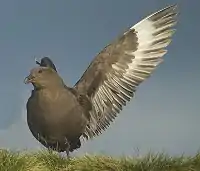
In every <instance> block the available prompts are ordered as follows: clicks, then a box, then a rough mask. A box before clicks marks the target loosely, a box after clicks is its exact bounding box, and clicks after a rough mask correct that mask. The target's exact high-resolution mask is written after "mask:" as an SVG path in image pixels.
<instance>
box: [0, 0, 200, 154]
mask: <svg viewBox="0 0 200 171" xmlns="http://www.w3.org/2000/svg"><path fill="white" fill-rule="evenodd" d="M174 3H178V4H179V10H180V14H179V20H178V24H177V27H176V28H177V31H176V33H175V34H174V36H173V41H172V43H171V44H170V46H169V47H168V48H167V49H168V53H167V54H166V55H165V56H164V62H163V63H162V64H161V65H160V66H159V67H158V68H157V70H156V71H155V72H154V74H153V75H152V76H151V77H150V78H149V79H148V80H146V81H145V82H143V83H142V84H141V85H140V87H139V88H138V91H137V93H136V96H135V97H134V98H133V99H132V100H131V102H130V103H128V105H127V106H126V107H125V108H124V110H123V111H122V112H121V113H120V115H119V116H118V117H117V118H116V120H115V122H114V123H112V124H111V127H110V128H109V129H108V130H107V131H105V132H104V133H103V134H102V135H101V136H99V137H97V138H95V139H94V140H92V141H88V142H86V143H84V144H83V145H82V147H81V148H80V149H79V150H78V151H76V152H75V155H82V154H85V153H93V154H99V153H103V154H110V155H135V154H136V153H137V154H138V153H139V154H141V155H142V154H146V153H148V152H149V151H152V152H166V153H168V154H170V155H180V154H183V153H185V154H187V155H193V154H195V153H196V152H197V150H199V149H200V143H199V142H200V136H199V130H200V124H199V122H200V113H199V111H200V104H199V102H200V91H199V90H198V88H199V87H200V79H198V78H199V75H200V55H199V54H200V53H199V48H200V44H199V40H200V34H199V30H200V22H199V18H198V17H199V16H200V10H199V6H200V1H197V0H196V1H195V0H193V1H188V0H182V1H181V0H179V1H175V0H163V1H160V0H149V1H148V4H147V1H146V0H137V1H136V0H123V1H115V2H114V1H106V0H101V1H97V0H84V1H81V0H79V1H78V0H68V1H65V0H60V1H54V0H43V1H40V0H35V1H30V0H29V1H28V0H2V1H1V2H0V25H1V27H0V59H1V62H0V78H1V84H0V94H1V96H0V147H1V148H9V149H14V150H22V149H28V150H38V149H40V148H42V146H41V145H40V144H39V143H38V142H37V141H36V140H35V138H34V137H33V136H32V135H31V133H30V131H29V129H28V127H27V123H26V109H25V104H26V101H27V99H28V97H29V96H30V91H31V89H32V86H31V85H25V84H24V83H23V79H24V77H25V76H27V75H28V74H29V70H30V69H31V68H32V67H34V66H36V65H35V62H34V58H35V56H36V57H37V58H40V57H42V56H50V58H51V59H52V60H53V61H54V63H55V65H56V66H57V68H58V72H59V73H60V75H61V76H62V77H63V79H64V81H65V83H66V84H67V85H68V86H73V84H75V83H76V81H77V80H78V79H79V78H80V77H81V75H82V73H83V72H84V71H85V69H86V68H87V67H88V65H89V63H90V62H91V60H92V59H93V58H94V56H95V55H96V54H97V53H99V52H100V51H101V50H102V49H103V48H104V47H105V46H106V45H107V44H109V43H111V41H112V40H113V39H115V38H116V37H117V36H119V35H120V34H122V33H123V32H124V31H125V30H126V29H127V28H129V27H130V26H132V25H134V24H136V23H137V22H139V21H140V20H141V19H143V18H144V17H146V16H147V15H149V14H151V13H153V12H156V11H157V10H160V9H161V8H164V7H166V6H168V5H171V4H174ZM137 149H138V150H139V151H138V150H137Z"/></svg>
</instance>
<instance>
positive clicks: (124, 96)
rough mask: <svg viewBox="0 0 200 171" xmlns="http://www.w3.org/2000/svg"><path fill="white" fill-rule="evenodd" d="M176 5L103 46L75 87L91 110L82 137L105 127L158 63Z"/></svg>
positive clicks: (173, 24) (171, 31) (169, 36)
mask: <svg viewBox="0 0 200 171" xmlns="http://www.w3.org/2000/svg"><path fill="white" fill-rule="evenodd" d="M176 16H177V6H176V5H173V6H168V7H166V8H164V9H162V10H160V11H158V12H156V13H153V14H152V15H150V16H148V17H146V18H145V19H143V20H141V21H140V22H139V23H137V24H135V25H134V26H133V27H131V28H130V29H129V30H128V31H127V32H125V33H124V34H123V35H122V36H121V37H119V38H118V39H117V40H116V41H114V42H113V43H111V44H109V45H108V46H107V47H105V48H104V49H103V50H102V51H101V52H100V53H99V54H98V55H97V56H96V57H95V59H94V60H93V61H92V62H91V64H90V65H89V67H88V68H87V70H86V71H85V73H84V74H83V76H82V77H81V78H80V80H79V81H78V82H77V83H76V84H75V86H74V87H75V88H76V89H77V90H78V91H79V92H80V93H84V94H87V95H88V97H89V98H91V102H92V106H93V109H92V110H91V112H90V114H91V120H90V123H89V124H88V126H87V128H86V131H85V133H84V135H83V136H84V138H85V139H88V138H93V137H94V136H97V135H99V134H101V133H102V131H103V130H106V129H107V127H109V125H110V123H111V122H113V120H114V119H115V118H116V116H117V114H118V113H120V111H121V110H122V108H123V106H125V105H126V103H127V102H128V101H130V99H131V98H132V97H133V96H134V93H135V92H136V89H137V87H138V86H139V85H140V83H142V82H143V81H144V80H145V79H147V78H148V77H149V76H150V75H151V73H152V72H153V71H154V70H155V68H156V66H158V65H159V64H160V63H161V62H162V60H163V59H162V57H163V56H164V54H166V52H167V50H166V49H165V48H166V47H167V46H168V45H169V44H170V42H171V37H172V35H173V33H174V31H175V30H174V29H172V27H173V26H175V24H176Z"/></svg>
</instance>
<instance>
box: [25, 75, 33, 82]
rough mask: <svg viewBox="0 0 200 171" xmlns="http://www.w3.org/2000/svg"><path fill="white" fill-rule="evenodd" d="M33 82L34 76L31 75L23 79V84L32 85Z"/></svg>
mask: <svg viewBox="0 0 200 171" xmlns="http://www.w3.org/2000/svg"><path fill="white" fill-rule="evenodd" d="M33 81H34V76H32V75H31V74H30V75H29V76H27V77H26V78H25V79H24V83H25V84H29V83H32V82H33Z"/></svg>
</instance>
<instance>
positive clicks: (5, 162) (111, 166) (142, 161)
mask: <svg viewBox="0 0 200 171" xmlns="http://www.w3.org/2000/svg"><path fill="white" fill-rule="evenodd" d="M199 170H200V153H198V154H196V155H195V156H193V157H186V156H180V157H170V156H168V155H165V154H148V155H146V156H145V157H143V158H137V157H120V158H117V157H116V158H115V157H111V156H103V155H99V156H95V155H85V156H83V157H72V158H70V159H67V158H64V157H61V156H59V155H58V154H57V153H54V152H52V151H45V150H41V151H38V152H26V151H24V152H12V151H8V150H3V149H2V150H0V171H199Z"/></svg>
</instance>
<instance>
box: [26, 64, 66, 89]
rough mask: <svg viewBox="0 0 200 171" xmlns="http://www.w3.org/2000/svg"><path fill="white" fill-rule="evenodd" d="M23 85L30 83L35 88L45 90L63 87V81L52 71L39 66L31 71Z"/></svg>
mask: <svg viewBox="0 0 200 171" xmlns="http://www.w3.org/2000/svg"><path fill="white" fill-rule="evenodd" d="M24 83H25V84H29V83H32V84H33V86H34V87H36V88H47V87H52V86H58V85H63V80H62V79H61V78H60V76H59V75H58V73H57V72H56V71H55V70H54V69H52V68H50V67H41V66H39V67H35V68H33V69H31V71H30V74H29V76H27V77H26V78H25V79H24Z"/></svg>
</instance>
